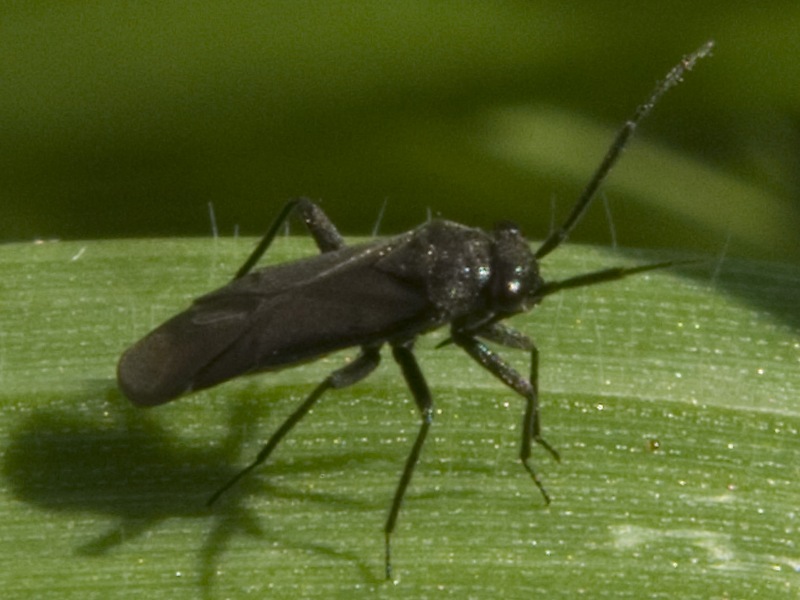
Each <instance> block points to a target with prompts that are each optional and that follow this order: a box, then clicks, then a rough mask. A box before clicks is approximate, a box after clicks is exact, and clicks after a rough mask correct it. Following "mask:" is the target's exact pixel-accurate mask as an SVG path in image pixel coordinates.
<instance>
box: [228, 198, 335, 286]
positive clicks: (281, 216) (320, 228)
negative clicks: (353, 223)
mask: <svg viewBox="0 0 800 600" xmlns="http://www.w3.org/2000/svg"><path fill="white" fill-rule="evenodd" d="M296 210H298V211H300V217H301V218H302V219H303V223H305V225H306V227H307V228H308V231H309V232H310V233H311V236H312V237H313V238H314V241H315V242H316V244H317V247H318V248H319V250H320V252H330V251H332V250H338V249H339V248H342V247H344V246H345V243H344V239H343V238H342V236H341V235H340V234H339V231H338V230H337V229H336V226H335V225H334V224H333V222H332V221H331V220H330V219H329V218H328V215H326V214H325V212H324V211H323V210H322V209H321V208H320V207H319V206H317V205H316V204H315V203H314V202H312V201H311V200H309V199H308V198H295V199H294V200H289V202H287V203H286V204H284V206H283V208H282V209H281V212H279V213H278V216H277V217H275V220H274V221H273V222H272V225H270V226H269V229H268V230H267V233H265V234H264V237H263V238H261V241H260V242H259V243H258V246H256V248H255V250H253V252H252V253H251V254H250V256H249V257H248V259H247V260H246V261H244V264H243V265H242V266H241V267H240V268H239V270H238V271H237V272H236V276H235V277H234V279H239V278H240V277H243V276H244V275H246V274H247V273H249V272H250V270H251V269H252V268H253V267H254V266H255V264H256V263H257V262H258V261H259V259H260V258H261V257H262V256H264V253H265V252H266V251H267V249H268V248H269V247H270V245H271V244H272V242H273V241H274V240H275V236H276V235H278V231H280V228H281V226H282V225H283V224H284V223H285V222H286V219H288V218H289V217H290V216H291V215H292V213H294V211H296Z"/></svg>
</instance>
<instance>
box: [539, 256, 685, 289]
mask: <svg viewBox="0 0 800 600" xmlns="http://www.w3.org/2000/svg"><path fill="white" fill-rule="evenodd" d="M699 262H701V261H699V260H668V261H664V262H658V263H650V264H647V265H639V266H637V267H611V268H610V269H603V270H602V271H593V272H592V273H584V274H583V275H576V276H575V277H570V278H569V279H564V280H562V281H548V282H546V283H545V284H544V285H542V287H541V288H540V289H539V290H538V292H537V294H536V295H537V297H539V298H544V297H545V296H549V295H551V294H555V293H556V292H560V291H561V290H568V289H572V288H578V287H586V286H589V285H596V284H598V283H605V282H606V281H616V280H618V279H625V278H626V277H630V276H631V275H636V274H637V273H645V272H647V271H655V270H657V269H666V268H668V267H674V266H677V265H688V264H695V263H699Z"/></svg>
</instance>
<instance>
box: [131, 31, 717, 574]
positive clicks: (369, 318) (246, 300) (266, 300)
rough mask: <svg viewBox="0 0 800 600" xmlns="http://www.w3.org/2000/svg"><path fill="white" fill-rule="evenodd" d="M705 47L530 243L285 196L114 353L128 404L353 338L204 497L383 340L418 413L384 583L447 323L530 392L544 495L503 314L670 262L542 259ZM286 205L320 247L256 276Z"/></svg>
mask: <svg viewBox="0 0 800 600" xmlns="http://www.w3.org/2000/svg"><path fill="white" fill-rule="evenodd" d="M712 45H713V44H712V43H711V42H708V43H707V44H705V45H704V46H702V47H701V48H700V49H699V50H697V51H696V52H695V53H693V54H691V55H689V56H687V57H685V58H684V59H683V60H682V61H681V63H680V64H678V65H677V66H675V67H674V68H673V69H672V71H670V72H669V73H668V75H667V77H666V78H665V79H664V80H663V81H662V82H661V83H659V85H658V86H657V87H656V88H655V90H654V92H653V93H652V95H651V96H650V97H649V98H648V100H647V102H645V103H644V104H642V105H641V106H639V107H638V109H637V110H636V112H635V113H634V115H633V116H632V117H631V119H630V120H629V121H628V122H626V123H625V125H624V127H623V128H622V129H621V130H620V131H619V133H618V134H617V136H616V138H615V139H614V142H613V144H612V145H611V147H610V149H609V151H608V153H607V154H606V156H605V159H604V160H603V162H602V164H601V165H600V166H599V168H598V169H597V171H596V172H595V174H594V176H593V177H592V179H591V181H590V182H589V185H588V186H587V187H586V189H585V190H584V192H583V194H582V195H581V197H580V199H579V200H578V202H577V203H576V204H575V207H574V208H573V210H572V213H571V214H570V215H569V217H568V218H567V219H566V221H565V222H564V224H563V225H562V226H561V227H560V228H559V229H557V230H556V231H554V232H553V233H552V234H551V235H550V236H549V237H548V238H547V239H546V240H545V241H544V243H543V244H542V245H541V246H539V248H538V250H536V251H535V252H531V250H530V247H529V244H528V241H527V240H526V239H525V238H524V237H523V236H522V234H521V233H520V231H519V229H518V228H517V227H515V226H514V225H511V224H508V223H504V224H501V225H499V226H498V227H497V228H496V229H495V230H494V231H493V232H491V233H487V232H485V231H482V230H480V229H473V228H470V227H466V226H464V225H460V224H458V223H453V222H451V221H443V220H434V221H430V222H428V223H426V224H424V225H422V226H420V227H418V228H417V229H415V230H413V231H409V232H407V233H404V234H402V235H398V236H396V237H392V238H388V239H382V240H377V241H373V242H370V243H366V244H362V245H358V246H347V245H345V243H344V240H343V239H342V237H341V236H340V235H339V232H338V231H337V230H336V227H334V225H333V224H332V223H331V222H330V221H329V220H328V218H327V217H326V215H325V214H324V213H323V212H322V210H321V209H320V208H319V207H318V206H317V205H316V204H314V203H313V202H311V201H309V200H306V199H299V200H293V201H291V202H289V203H288V204H286V206H285V207H284V208H283V210H282V211H281V212H280V214H279V215H278V217H277V219H276V220H275V222H274V223H273V224H272V226H271V227H270V228H269V231H267V233H266V235H265V236H264V238H263V239H262V240H261V242H260V244H259V245H258V247H257V248H256V249H255V251H254V252H253V253H252V254H251V255H250V257H249V258H248V259H247V261H246V262H245V263H244V265H243V266H242V267H241V269H239V271H238V273H237V274H236V276H235V277H234V279H233V281H231V282H230V283H228V284H227V285H225V286H224V287H222V288H220V289H219V290H217V291H215V292H211V293H210V294H207V295H205V296H202V297H200V298H198V299H197V300H195V302H194V303H193V304H192V305H191V306H190V307H189V308H188V309H187V310H186V311H184V312H182V313H180V314H179V315H177V316H175V317H173V318H172V319H170V320H169V321H167V322H166V323H164V324H163V325H161V326H159V327H158V328H156V329H155V330H154V331H152V332H151V333H150V334H148V335H147V336H146V337H145V338H143V339H142V340H140V341H139V342H137V343H136V344H135V345H134V346H132V347H131V348H130V349H128V350H127V351H126V352H125V353H124V354H123V355H122V358H121V359H120V362H119V366H118V372H117V375H118V380H119V386H120V389H121V390H122V391H123V393H124V394H125V395H126V396H127V397H128V398H130V399H131V401H133V402H134V403H136V404H139V405H143V406H154V405H158V404H162V403H164V402H168V401H170V400H173V399H175V398H178V397H179V396H182V395H184V394H187V393H189V392H191V391H195V390H200V389H203V388H208V387H211V386H214V385H217V384H219V383H222V382H224V381H227V380H229V379H232V378H234V377H238V376H240V375H245V374H250V373H257V372H261V371H269V370H277V369H282V368H285V367H290V366H292V365H296V364H298V363H301V362H305V361H308V360H311V359H315V358H319V357H321V356H323V355H325V354H328V353H330V352H333V351H336V350H340V349H343V348H348V347H351V346H359V347H360V348H361V351H360V353H359V355H358V356H357V357H356V358H355V359H354V360H353V361H352V362H350V363H348V364H347V365H346V366H344V367H342V368H340V369H338V370H336V371H334V372H333V373H331V374H330V375H329V376H328V377H327V378H326V379H325V380H324V381H323V382H322V383H321V384H319V385H318V386H317V387H316V388H315V389H314V390H313V391H312V392H311V394H310V395H309V396H308V397H307V398H306V400H305V401H304V402H303V403H302V404H301V405H300V406H299V407H298V408H297V409H296V410H295V411H294V412H293V413H292V415H291V416H290V417H289V418H288V419H287V420H286V421H285V422H284V423H283V424H282V425H281V426H280V427H279V428H278V430H277V431H276V432H275V433H273V435H272V437H271V438H270V439H269V441H268V442H267V444H266V446H264V448H263V449H262V450H261V452H260V453H259V454H258V456H257V457H256V459H255V460H254V461H253V462H252V463H251V464H250V465H249V466H247V467H246V468H245V469H243V470H242V471H241V472H240V473H239V474H238V475H237V476H236V477H234V478H233V479H232V480H231V481H229V482H228V483H227V484H225V485H224V486H223V487H222V488H221V489H220V490H219V491H217V492H216V493H215V494H214V495H213V496H212V497H211V499H210V500H209V504H211V503H213V502H214V501H215V500H217V498H219V497H220V495H221V494H222V493H224V492H225V491H226V490H228V489H229V488H230V487H231V486H233V485H234V484H235V483H236V482H237V481H238V480H239V479H241V478H242V477H243V476H244V475H246V474H247V473H249V472H250V471H252V470H253V469H254V468H255V467H257V466H258V465H260V464H261V463H262V462H264V461H265V460H267V458H269V456H270V454H271V453H272V451H273V450H274V449H275V447H276V446H277V445H278V443H279V442H280V441H281V440H282V439H283V438H284V436H286V434H287V433H289V431H291V429H292V428H293V427H294V426H295V425H296V424H297V422H298V421H300V419H302V418H303V417H304V416H305V415H306V413H307V412H308V411H309V409H311V407H312V406H313V404H314V403H315V402H316V401H317V400H318V399H319V398H320V396H322V394H323V393H324V392H326V391H327V390H329V389H332V388H333V389H336V388H342V387H346V386H349V385H353V384H354V383H356V382H358V381H360V380H362V379H364V378H365V377H366V376H367V375H369V374H370V373H371V372H372V371H373V370H374V369H375V368H376V367H377V365H378V362H379V361H380V356H381V355H380V350H381V347H382V346H384V345H389V347H391V349H392V354H393V356H394V359H395V360H396V361H397V363H398V365H399V366H400V370H401V371H402V373H403V376H404V377H405V380H406V383H407V384H408V387H409V389H410V390H411V394H412V396H413V397H414V401H415V402H416V404H417V407H418V408H419V411H420V415H421V418H422V424H421V426H420V429H419V433H418V434H417V438H416V441H415V442H414V445H413V447H412V449H411V452H410V454H409V455H408V458H407V459H406V463H405V467H404V468H403V471H402V475H401V476H400V481H399V483H398V485H397V489H396V491H395V494H394V500H393V501H392V505H391V508H390V510H389V516H388V518H387V519H386V524H385V526H384V533H385V536H386V576H387V578H388V577H391V554H390V550H391V547H390V539H391V536H392V532H393V531H394V529H395V523H396V521H397V516H398V513H399V511H400V506H401V504H402V501H403V496H404V494H405V491H406V488H407V487H408V484H409V481H410V480H411V476H412V474H413V472H414V467H415V465H416V464H417V460H418V458H419V455H420V451H421V450H422V446H423V444H424V442H425V437H426V436H427V434H428V429H429V428H430V426H431V422H432V420H433V401H432V399H431V394H430V391H429V389H428V385H427V383H426V381H425V377H424V376H423V374H422V372H421V371H420V368H419V365H418V364H417V361H416V359H415V357H414V353H413V345H414V340H415V339H416V338H417V336H419V335H421V334H423V333H427V332H429V331H431V330H433V329H436V328H438V327H441V326H443V325H447V324H449V325H450V337H449V338H448V339H447V340H446V341H445V342H444V343H443V344H442V345H445V344H450V343H452V344H455V345H457V346H460V347H461V348H463V349H464V350H465V351H466V352H467V354H469V356H470V357H472V358H473V359H474V360H475V361H476V362H477V363H478V364H479V365H480V366H482V367H483V368H485V369H486V370H487V371H489V372H490V373H491V374H492V375H494V376H495V377H497V378H498V379H499V380H500V381H502V382H503V383H504V384H505V385H507V386H508V387H510V388H511V389H512V390H514V391H515V392H516V393H517V394H519V395H520V396H522V397H523V398H524V399H525V414H524V417H523V421H522V446H521V450H520V460H521V461H522V464H523V466H524V467H525V469H526V470H527V472H528V473H529V474H530V476H531V478H532V479H533V482H534V483H535V484H536V486H537V487H538V488H539V490H540V491H541V493H542V495H543V496H544V499H545V502H548V503H549V502H550V498H549V496H548V495H547V492H546V491H545V489H544V487H543V485H542V483H541V481H540V480H539V477H538V476H537V474H536V471H535V470H534V468H533V465H531V462H530V457H531V449H532V444H533V442H536V443H537V444H539V445H541V446H542V447H543V448H544V449H545V450H547V451H548V452H549V453H550V454H551V455H552V456H553V457H554V458H555V459H558V453H557V452H556V451H555V450H554V449H553V447H552V446H550V444H548V443H547V442H546V441H545V440H544V439H543V438H542V435H541V427H540V420H539V404H538V391H537V387H538V380H539V378H538V358H539V355H538V350H537V349H536V347H535V346H534V344H533V342H532V341H531V340H530V339H529V338H528V337H526V336H525V335H524V334H522V333H520V332H518V331H515V330H513V329H511V328H509V327H508V326H506V325H505V324H504V323H503V321H504V320H505V319H507V318H508V317H511V316H513V315H516V314H519V313H521V312H524V311H528V310H530V309H532V308H533V307H534V306H536V305H537V304H538V303H539V302H541V301H542V299H544V298H545V297H546V296H549V295H551V294H553V293H555V292H558V291H560V290H564V289H568V288H576V287H582V286H588V285H594V284H596V283H601V282H605V281H611V280H615V279H621V278H623V277H628V276H629V275H633V274H635V273H641V272H643V271H648V270H651V269H659V268H663V267H666V266H669V265H670V264H672V263H659V264H649V265H643V266H638V267H633V268H612V269H606V270H603V271H598V272H594V273H589V274H584V275H578V276H577V277H572V278H569V279H565V280H563V281H556V282H545V281H543V280H542V278H541V277H540V275H539V267H538V261H539V260H541V259H542V258H544V257H545V256H547V255H548V254H549V253H550V252H552V251H553V250H554V249H555V248H557V247H558V246H559V245H560V244H561V243H562V242H563V241H564V240H565V239H566V238H567V235H568V234H569V232H570V231H571V230H572V229H573V227H574V226H575V224H576V223H577V221H578V220H579V219H580V218H581V216H582V215H583V214H584V212H585V211H586V208H587V207H588V205H589V203H590V202H591V200H592V198H593V196H594V194H595V191H596V190H597V188H598V186H599V185H600V183H601V182H602V181H603V179H604V178H605V177H606V175H607V174H608V172H609V170H610V169H611V167H612V166H613V164H614V163H615V162H616V160H617V158H618V157H619V155H620V152H621V151H622V149H623V147H624V146H625V144H626V142H627V140H628V138H629V137H630V136H631V134H632V133H633V132H634V130H635V129H636V127H637V125H638V123H639V122H640V121H641V120H642V119H643V118H644V117H645V116H646V115H647V114H648V113H649V112H650V110H651V109H652V107H653V106H654V104H655V103H656V102H657V101H658V99H659V98H660V97H661V96H662V95H663V94H664V93H665V92H666V91H667V90H668V89H669V88H671V87H672V86H673V85H675V84H676V83H678V82H679V81H680V79H681V77H682V76H683V74H684V73H685V72H686V71H687V70H689V69H691V68H692V66H693V65H694V64H695V63H696V62H697V60H699V59H700V58H702V57H704V56H706V55H708V54H709V53H710V52H711V48H712ZM294 212H299V213H300V216H301V217H302V219H303V221H304V222H305V224H306V226H307V227H308V230H309V231H310V233H311V235H312V236H313V237H314V240H315V241H316V244H317V246H318V247H319V249H320V252H321V254H320V255H318V256H314V257H311V258H306V259H303V260H299V261H297V262H293V263H289V264H283V265H277V266H271V267H267V268H264V269H260V270H256V271H253V270H252V269H253V267H254V265H255V264H256V262H257V261H258V260H259V259H260V258H261V256H262V255H263V254H264V252H265V251H266V250H267V248H268V247H269V246H270V244H271V243H272V241H273V239H274V238H275V236H276V234H277V233H278V231H279V230H280V228H281V226H282V225H283V223H284V222H285V221H286V219H287V218H289V216H290V215H291V214H292V213H294ZM484 341H490V342H494V343H496V344H499V345H501V346H506V347H509V348H515V349H522V350H527V351H528V352H530V356H531V368H530V376H529V377H528V378H527V379H526V378H525V377H523V376H522V375H520V374H519V373H517V371H515V370H514V369H513V368H512V367H511V366H510V365H509V364H508V363H506V362H505V361H504V360H503V359H502V358H501V357H500V356H499V355H497V354H496V353H494V352H493V351H492V350H490V349H489V348H488V347H487V345H486V344H485V343H484Z"/></svg>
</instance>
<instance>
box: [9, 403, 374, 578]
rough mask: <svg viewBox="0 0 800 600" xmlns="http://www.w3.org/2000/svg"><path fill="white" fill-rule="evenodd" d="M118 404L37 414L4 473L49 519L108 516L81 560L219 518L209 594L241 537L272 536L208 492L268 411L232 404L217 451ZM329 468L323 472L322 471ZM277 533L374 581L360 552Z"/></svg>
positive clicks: (324, 499) (280, 494) (19, 433)
mask: <svg viewBox="0 0 800 600" xmlns="http://www.w3.org/2000/svg"><path fill="white" fill-rule="evenodd" d="M118 396H119V392H117V390H116V389H113V390H109V391H108V392H107V406H108V411H109V412H112V414H111V416H108V412H106V413H103V414H102V416H100V417H98V416H97V415H98V414H100V413H102V412H103V411H99V410H97V409H96V405H95V404H94V403H93V406H92V411H91V414H86V413H82V412H81V411H76V410H75V409H74V407H75V406H80V405H81V404H85V403H86V397H81V398H73V397H66V398H63V399H62V401H63V405H64V407H65V408H64V409H58V408H52V409H45V410H39V411H35V412H33V414H31V415H30V416H29V417H28V418H27V419H25V420H24V421H22V423H21V424H20V425H19V426H18V427H17V428H16V429H15V431H14V432H13V434H12V436H11V440H10V442H9V444H8V445H7V446H6V448H5V452H4V457H3V463H2V475H3V477H4V479H5V480H6V484H7V486H8V488H9V491H10V493H11V495H13V496H14V497H16V499H17V500H19V501H21V502H25V503H27V504H29V505H32V506H35V507H38V508H41V509H43V510H45V511H46V512H49V513H68V514H75V515H82V514H90V515H95V516H98V517H100V518H102V517H103V516H107V517H109V518H110V519H111V525H110V526H109V528H108V530H107V531H105V532H103V533H101V534H99V535H97V536H96V537H94V538H93V539H89V540H88V541H86V542H85V543H82V544H80V545H79V546H77V548H76V549H75V554H76V555H79V556H87V557H91V556H102V555H106V554H108V553H110V552H113V551H114V550H115V549H116V548H117V547H119V546H121V545H123V544H131V543H135V541H136V540H137V538H139V537H140V536H142V535H143V534H146V533H147V532H148V531H150V530H152V529H153V528H155V527H157V526H158V525H159V524H160V523H163V522H164V521H167V520H170V519H213V521H214V526H213V527H212V528H211V530H210V531H209V533H208V535H207V537H206V539H205V541H204V543H203V546H202V548H201V549H200V551H199V565H198V573H199V576H198V578H199V585H200V587H201V589H203V590H205V593H208V592H209V590H210V589H211V588H212V587H213V583H214V578H215V573H216V571H217V568H218V564H219V562H220V557H221V556H222V555H223V554H224V552H225V550H226V548H227V547H228V544H229V543H230V541H231V540H232V539H233V538H234V537H236V536H238V535H248V536H254V537H273V534H272V532H270V531H265V530H264V528H263V527H262V525H261V521H260V519H259V518H258V517H257V515H256V513H255V512H254V511H253V510H252V509H250V508H247V507H245V506H244V505H243V503H242V502H241V501H240V500H239V499H237V498H235V497H233V496H232V497H231V498H230V499H229V501H228V503H227V507H226V510H225V511H224V512H220V511H213V510H211V509H209V508H208V507H206V505H205V500H206V498H207V497H208V489H209V487H212V488H213V486H214V485H215V484H216V483H217V482H218V481H220V479H222V480H224V479H226V478H230V477H232V476H234V475H235V473H236V472H237V469H235V468H234V467H233V466H231V465H232V463H233V460H232V459H233V457H236V456H239V455H240V454H241V449H242V446H243V445H244V443H245V442H247V440H246V439H245V438H246V432H248V431H252V430H253V428H252V427H248V425H249V424H252V422H253V419H254V415H258V414H259V411H260V410H261V409H263V403H261V402H260V401H258V400H250V399H247V398H242V399H241V401H237V402H235V403H232V404H231V409H230V412H229V418H228V423H227V427H226V431H228V432H229V434H228V436H227V438H226V439H225V440H223V442H222V443H221V444H219V445H216V446H214V447H209V446H208V445H206V444H204V445H202V447H199V446H198V445H197V444H195V445H194V446H191V445H189V444H187V443H185V442H184V443H182V442H181V440H180V439H178V438H176V436H175V434H174V433H173V432H170V431H169V430H167V429H165V428H164V427H162V426H161V425H160V424H159V423H158V420H157V419H155V418H152V417H150V416H148V415H145V416H143V415H142V414H141V412H140V411H136V410H135V409H133V408H128V407H126V406H125V404H123V403H122V402H120V400H119V398H118ZM59 404H61V402H59ZM67 407H72V408H67ZM361 459H362V460H364V458H363V457H361ZM367 459H368V457H367ZM339 460H342V457H341V456H340V457H339ZM277 467H278V469H280V468H281V466H280V465H279V464H278V465H277ZM327 467H328V468H329V467H330V465H327ZM315 468H316V466H315ZM324 468H326V465H324V464H323V465H321V466H320V469H324ZM154 474H157V475H156V476H154ZM246 485H248V486H255V488H258V489H259V490H262V488H263V490H262V491H266V493H267V494H268V496H267V497H270V498H278V499H280V498H284V499H290V500H295V499H300V498H302V499H303V500H304V501H312V502H318V503H321V504H325V505H331V504H342V503H353V504H358V501H357V500H353V499H350V498H345V497H338V496H331V495H330V494H325V493H321V492H309V491H308V490H305V489H304V490H294V489H292V488H287V487H284V486H281V485H279V484H275V483H271V482H268V481H258V480H257V479H255V478H254V479H252V480H251V481H248V482H246ZM242 498H244V497H242ZM357 508H359V509H363V508H364V507H363V506H360V505H359V506H358V507H357ZM369 508H370V509H372V508H374V507H369ZM275 535H276V536H277V537H279V538H280V541H281V543H282V544H286V545H287V546H292V547H297V548H299V549H301V550H309V551H313V552H315V553H318V554H324V555H328V556H332V557H334V558H337V559H338V560H341V561H343V562H345V563H348V564H351V565H354V566H356V568H358V569H359V570H360V571H361V572H362V574H363V575H364V579H365V580H372V579H375V577H374V573H373V572H372V569H370V568H369V567H368V565H367V564H366V563H363V561H361V558H360V556H359V555H358V554H357V553H353V554H349V553H342V552H341V551H339V550H338V549H337V550H334V549H332V547H330V546H326V545H325V544H323V543H307V542H302V541H299V540H297V539H294V538H289V537H284V536H281V534H275Z"/></svg>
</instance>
